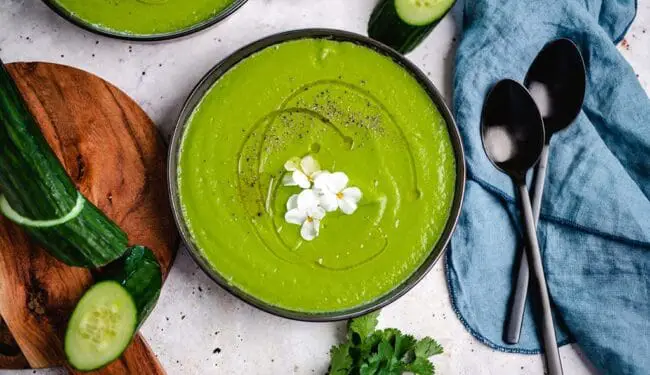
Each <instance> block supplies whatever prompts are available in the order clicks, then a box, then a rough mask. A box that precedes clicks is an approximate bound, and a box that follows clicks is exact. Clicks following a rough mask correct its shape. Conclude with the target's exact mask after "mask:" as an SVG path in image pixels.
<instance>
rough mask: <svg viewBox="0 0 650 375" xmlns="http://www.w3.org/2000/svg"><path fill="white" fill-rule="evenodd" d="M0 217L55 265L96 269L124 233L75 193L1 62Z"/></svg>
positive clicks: (122, 243)
mask: <svg viewBox="0 0 650 375" xmlns="http://www.w3.org/2000/svg"><path fill="white" fill-rule="evenodd" d="M0 192H1V193H2V198H1V199H0V203H1V204H0V212H2V213H3V214H4V215H5V216H7V218H9V219H10V220H11V221H13V222H14V223H16V224H18V225H20V226H21V227H22V228H23V229H24V230H25V231H26V232H27V233H28V234H29V235H30V236H31V237H32V238H33V239H34V240H36V241H37V242H39V243H40V244H41V245H43V246H44V247H45V248H46V249H47V250H48V251H49V252H50V254H52V255H53V256H54V257H56V258H57V259H59V260H60V261H62V262H64V263H66V264H68V265H71V266H79V267H89V268H91V267H99V266H103V265H106V264H108V263H110V262H112V261H114V260H115V259H118V258H119V257H120V256H121V255H122V254H123V253H124V251H125V249H126V247H127V238H126V234H125V233H124V232H123V231H122V230H121V229H120V228H119V227H118V226H117V225H115V224H114V223H113V222H112V221H111V220H110V219H108V218H107V217H106V216H105V215H104V214H103V213H102V212H101V211H100V210H99V209H98V208H97V207H95V206H94V205H93V204H92V203H91V202H89V201H87V200H86V199H84V198H83V196H81V197H80V193H79V192H78V191H77V189H76V187H75V186H74V184H73V183H72V181H71V180H70V177H68V175H67V174H66V172H65V170H64V169H63V167H62V166H61V163H60V162H59V160H58V159H57V158H56V156H55V155H54V152H53V151H52V149H51V148H50V146H49V145H48V144H47V142H46V141H45V138H44V137H43V134H42V133H41V131H40V129H39V128H38V126H37V125H36V122H35V121H34V118H33V117H32V115H31V113H30V112H29V111H28V109H27V107H26V105H25V103H24V102H23V99H22V97H21V96H20V93H19V92H18V89H17V88H16V85H15V83H14V82H13V80H12V79H11V76H10V75H9V73H8V72H7V70H6V69H5V67H4V65H3V64H2V61H0Z"/></svg>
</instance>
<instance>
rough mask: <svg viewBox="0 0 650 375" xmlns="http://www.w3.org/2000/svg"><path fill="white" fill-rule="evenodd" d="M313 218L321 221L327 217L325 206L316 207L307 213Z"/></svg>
mask: <svg viewBox="0 0 650 375" xmlns="http://www.w3.org/2000/svg"><path fill="white" fill-rule="evenodd" d="M307 214H308V215H309V216H310V217H311V218H312V219H314V220H318V221H321V220H323V218H324V217H325V209H324V208H323V207H316V208H315V209H313V210H311V211H310V212H308V213H307Z"/></svg>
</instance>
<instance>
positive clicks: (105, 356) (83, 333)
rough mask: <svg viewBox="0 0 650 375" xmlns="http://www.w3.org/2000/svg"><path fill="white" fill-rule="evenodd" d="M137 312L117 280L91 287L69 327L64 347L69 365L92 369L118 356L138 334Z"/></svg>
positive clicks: (78, 305)
mask: <svg viewBox="0 0 650 375" xmlns="http://www.w3.org/2000/svg"><path fill="white" fill-rule="evenodd" d="M137 315H138V311H137V309H136V305H135V302H134V301H133V298H132V297H131V295H130V294H129V292H128V291H127V290H126V289H125V288H124V287H123V286H122V285H120V284H119V283H118V282H116V281H102V282H100V283H97V284H95V285H94V286H93V287H91V288H90V289H88V291H86V293H85V294H84V295H83V297H81V300H80V301H79V303H78V304H77V307H76V308H75V310H74V312H73V313H72V316H71V317H70V321H69V322H68V327H67V329H66V334H65V340H64V347H65V354H66V357H67V359H68V362H69V363H70V365H71V366H72V367H73V368H75V369H77V370H80V371H92V370H96V369H99V368H101V367H104V366H106V365H108V364H109V363H111V362H113V361H114V360H115V359H117V358H119V357H120V355H122V353H123V352H124V350H126V348H127V347H128V345H129V344H130V343H131V339H132V338H133V335H134V334H135V331H136V328H137V323H138V319H137Z"/></svg>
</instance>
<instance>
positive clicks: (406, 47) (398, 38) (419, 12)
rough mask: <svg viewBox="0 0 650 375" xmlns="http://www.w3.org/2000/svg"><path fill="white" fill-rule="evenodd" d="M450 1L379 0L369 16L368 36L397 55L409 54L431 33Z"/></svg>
mask: <svg viewBox="0 0 650 375" xmlns="http://www.w3.org/2000/svg"><path fill="white" fill-rule="evenodd" d="M454 2H455V0H381V1H380V2H379V4H378V5H377V7H376V8H375V10H374V11H373V12H372V15H371V16H370V21H369V22H368V35H369V36H370V37H371V38H373V39H375V40H377V41H380V42H382V43H384V44H385V45H387V46H389V47H392V48H393V49H395V50H396V51H398V52H401V53H408V52H411V51H412V50H413V49H414V48H415V47H417V46H418V45H419V44H420V43H421V42H422V40H424V38H426V37H427V36H428V35H429V34H430V33H431V31H433V29H434V28H435V27H436V25H438V23H439V22H440V20H442V18H443V17H444V16H445V15H446V14H447V12H449V10H450V9H451V8H452V7H453V6H454Z"/></svg>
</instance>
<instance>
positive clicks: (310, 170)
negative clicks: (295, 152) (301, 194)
mask: <svg viewBox="0 0 650 375" xmlns="http://www.w3.org/2000/svg"><path fill="white" fill-rule="evenodd" d="M284 169H286V170H287V171H288V172H290V173H287V174H286V175H285V176H284V178H283V179H282V183H283V184H284V186H300V187H301V188H303V189H309V188H310V187H311V183H312V182H313V181H314V178H315V177H316V175H318V174H319V173H320V165H319V164H318V162H317V161H316V160H315V159H314V158H313V157H311V155H307V156H305V157H304V158H302V160H301V159H300V158H298V157H293V158H291V159H289V160H288V161H287V162H286V163H284Z"/></svg>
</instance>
